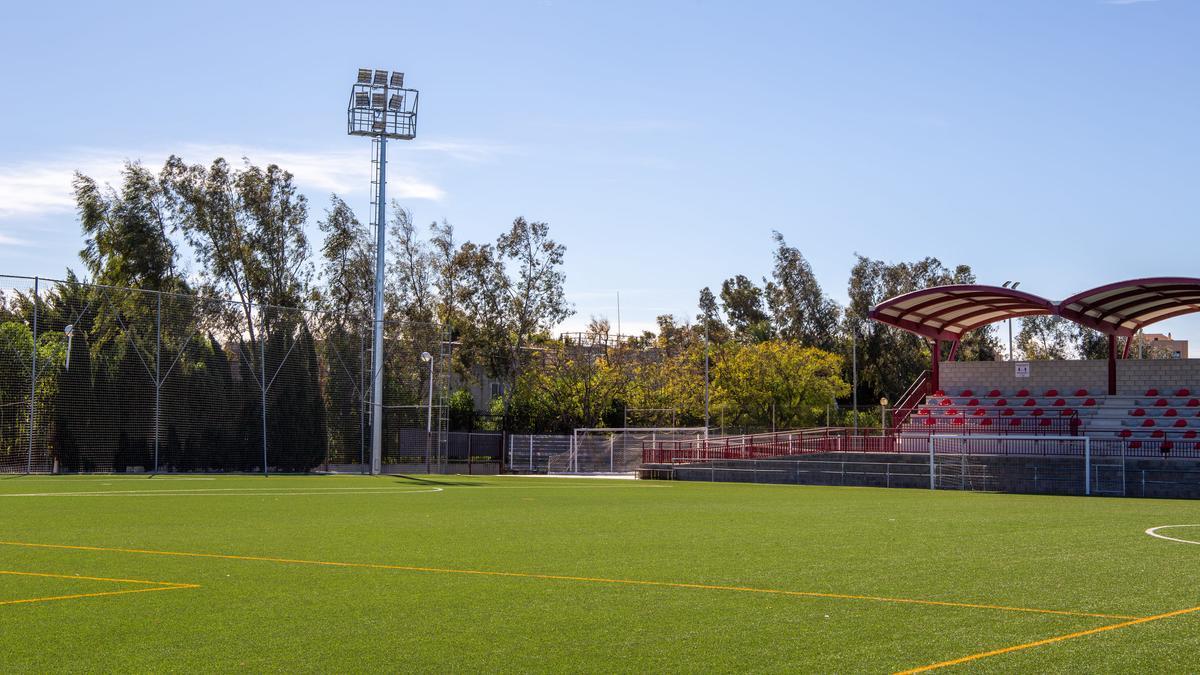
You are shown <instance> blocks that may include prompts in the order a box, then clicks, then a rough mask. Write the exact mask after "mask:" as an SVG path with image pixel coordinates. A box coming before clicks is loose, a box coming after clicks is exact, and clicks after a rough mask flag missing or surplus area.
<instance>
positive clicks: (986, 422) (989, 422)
mask: <svg viewBox="0 0 1200 675" xmlns="http://www.w3.org/2000/svg"><path fill="white" fill-rule="evenodd" d="M979 426H981V427H990V426H992V420H991V419H990V418H987V417H985V418H983V419H981V420H979ZM1188 433H1189V434H1194V433H1196V432H1194V431H1189V432H1188Z"/></svg>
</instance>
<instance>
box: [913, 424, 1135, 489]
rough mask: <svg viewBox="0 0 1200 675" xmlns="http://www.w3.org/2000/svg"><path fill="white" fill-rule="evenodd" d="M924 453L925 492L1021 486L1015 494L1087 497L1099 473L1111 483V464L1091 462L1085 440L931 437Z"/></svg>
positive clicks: (1076, 437)
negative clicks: (926, 460)
mask: <svg viewBox="0 0 1200 675" xmlns="http://www.w3.org/2000/svg"><path fill="white" fill-rule="evenodd" d="M928 453H929V489H931V490H995V489H1005V490H1006V491H1011V490H1012V487H1013V484H1014V482H1021V483H1028V484H1027V485H1022V486H1021V487H1022V488H1023V489H1020V490H1017V491H1019V492H1059V493H1062V492H1067V493H1070V492H1075V493H1076V494H1078V493H1082V494H1087V495H1090V494H1092V493H1093V492H1094V491H1095V490H1094V488H1095V487H1096V481H1097V477H1098V476H1099V475H1100V474H1103V477H1104V478H1105V484H1107V481H1110V480H1111V477H1110V476H1109V474H1110V473H1111V470H1112V467H1110V466H1108V464H1111V462H1108V463H1105V460H1104V458H1093V457H1092V446H1091V439H1090V438H1088V437H1087V436H1026V435H1016V434H1008V435H995V436H988V435H982V434H932V435H930V436H929V439H928ZM1030 458H1038V461H1037V462H1036V463H1031V462H1030V461H1029V460H1030ZM1093 460H1100V461H1098V462H1097V461H1093ZM1102 465H1103V466H1102ZM1122 466H1123V465H1122ZM1122 470H1123V468H1122ZM1001 483H1003V486H1004V487H1003V488H1001V487H1000V485H1001ZM1101 487H1103V485H1102V486H1101Z"/></svg>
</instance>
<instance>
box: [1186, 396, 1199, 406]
mask: <svg viewBox="0 0 1200 675" xmlns="http://www.w3.org/2000/svg"><path fill="white" fill-rule="evenodd" d="M1187 407H1189V408H1200V399H1195V398H1191V399H1188V402H1187Z"/></svg>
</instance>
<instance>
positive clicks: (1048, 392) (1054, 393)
mask: <svg viewBox="0 0 1200 675" xmlns="http://www.w3.org/2000/svg"><path fill="white" fill-rule="evenodd" d="M1055 396H1058V390H1057V389H1047V390H1046V398H1054V397H1055Z"/></svg>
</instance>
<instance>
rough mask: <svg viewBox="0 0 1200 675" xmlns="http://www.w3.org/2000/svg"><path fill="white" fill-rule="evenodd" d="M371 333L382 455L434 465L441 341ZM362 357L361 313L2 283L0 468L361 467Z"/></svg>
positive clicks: (428, 335)
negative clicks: (376, 350) (378, 354)
mask: <svg viewBox="0 0 1200 675" xmlns="http://www.w3.org/2000/svg"><path fill="white" fill-rule="evenodd" d="M384 333H385V339H384V349H385V353H384V359H383V362H384V366H383V368H384V403H385V406H384V409H383V411H382V415H383V424H384V436H383V454H384V458H385V459H384V461H385V462H387V463H400V461H399V460H404V461H419V462H420V463H426V464H428V463H432V464H434V465H440V464H444V462H439V461H438V460H439V459H444V458H446V457H447V454H448V453H447V444H446V425H447V419H446V418H447V416H446V414H445V411H446V398H447V396H448V382H449V377H448V374H449V365H450V356H451V354H450V348H451V343H450V342H449V340H448V339H447V335H446V333H445V331H444V330H443V328H442V327H441V326H438V325H435V324H428V323H416V322H395V323H388V324H387V325H385V328H384ZM422 354H428V355H429V358H428V360H426V359H424V358H422ZM371 364H372V354H371V319H370V318H369V317H361V316H346V315H344V314H339V313H337V312H329V311H316V310H306V309H297V308H291V307H276V306H270V305H260V304H253V303H251V302H237V301H229V300H224V299H214V298H206V297H203V296H200V295H192V294H175V293H161V292H154V291H146V290H138V289H128V288H115V287H111V286H100V285H92V284H84V283H80V282H78V281H74V280H69V281H56V280H47V279H39V278H24V277H11V276H0V472H31V473H33V472H42V473H44V472H67V473H70V472H150V471H154V472H166V471H175V472H186V471H211V472H226V471H255V472H260V471H261V472H267V471H279V472H303V471H313V470H322V469H332V468H334V467H336V468H337V469H339V470H348V471H361V470H365V467H366V465H367V464H368V462H369V458H370V443H371V422H372V415H373V414H374V412H373V410H372V406H371V398H372V397H371V390H370V387H371V377H370V375H371Z"/></svg>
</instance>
